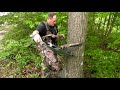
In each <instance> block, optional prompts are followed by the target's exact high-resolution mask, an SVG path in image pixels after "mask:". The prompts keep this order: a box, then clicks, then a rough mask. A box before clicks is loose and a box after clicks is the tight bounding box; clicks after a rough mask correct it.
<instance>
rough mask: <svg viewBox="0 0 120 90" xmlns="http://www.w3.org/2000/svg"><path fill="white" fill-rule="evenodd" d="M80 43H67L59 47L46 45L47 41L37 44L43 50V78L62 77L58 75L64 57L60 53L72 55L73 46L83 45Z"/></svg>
mask: <svg viewBox="0 0 120 90" xmlns="http://www.w3.org/2000/svg"><path fill="white" fill-rule="evenodd" d="M81 45H82V44H80V43H73V44H65V45H62V46H60V47H57V48H52V47H49V46H48V45H46V44H45V43H44V44H43V45H42V46H41V45H40V44H37V46H38V49H39V50H40V51H41V52H42V55H43V57H44V60H43V62H42V64H41V66H42V71H41V72H42V74H41V77H42V78H60V77H58V75H57V74H58V72H59V71H60V70H62V67H63V64H62V58H60V55H59V53H62V54H64V55H68V56H69V55H70V56H71V54H70V52H72V50H71V49H70V48H71V47H76V46H81Z"/></svg>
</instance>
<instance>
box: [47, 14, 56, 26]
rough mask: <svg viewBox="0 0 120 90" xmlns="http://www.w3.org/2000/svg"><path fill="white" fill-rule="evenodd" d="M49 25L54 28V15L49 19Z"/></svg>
mask: <svg viewBox="0 0 120 90" xmlns="http://www.w3.org/2000/svg"><path fill="white" fill-rule="evenodd" d="M48 20H49V25H50V26H54V25H55V24H56V20H57V17H56V15H54V16H53V18H49V19H48Z"/></svg>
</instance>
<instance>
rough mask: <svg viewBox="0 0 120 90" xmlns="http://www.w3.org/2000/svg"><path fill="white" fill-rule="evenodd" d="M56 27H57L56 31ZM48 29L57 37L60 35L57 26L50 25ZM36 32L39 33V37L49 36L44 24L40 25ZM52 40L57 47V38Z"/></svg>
mask: <svg viewBox="0 0 120 90" xmlns="http://www.w3.org/2000/svg"><path fill="white" fill-rule="evenodd" d="M54 27H56V30H55V28H54ZM48 28H49V30H50V32H51V33H52V34H54V35H57V33H58V29H57V25H55V26H49V25H48ZM36 30H37V31H38V32H39V35H40V36H41V37H42V36H45V35H47V29H46V26H45V24H44V23H40V24H39V25H38V26H37V28H36ZM51 40H52V43H53V44H55V45H56V38H51Z"/></svg>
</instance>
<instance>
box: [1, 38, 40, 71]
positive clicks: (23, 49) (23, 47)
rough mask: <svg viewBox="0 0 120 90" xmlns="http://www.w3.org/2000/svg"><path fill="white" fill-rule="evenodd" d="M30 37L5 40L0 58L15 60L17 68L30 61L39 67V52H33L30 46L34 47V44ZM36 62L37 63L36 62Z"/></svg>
mask: <svg viewBox="0 0 120 90" xmlns="http://www.w3.org/2000/svg"><path fill="white" fill-rule="evenodd" d="M32 44H33V42H32V40H31V39H30V38H28V39H20V40H18V41H16V40H12V39H10V40H6V41H5V47H4V51H2V52H1V53H0V58H3V59H12V60H15V61H16V62H17V63H18V65H19V68H20V69H22V68H24V66H25V65H27V64H28V63H30V62H34V63H35V65H36V67H40V63H41V60H42V58H41V57H42V56H41V55H40V54H36V53H38V52H36V53H33V50H32V49H31V48H34V44H33V45H32ZM34 51H35V50H34ZM36 62H38V63H39V64H37V63H36Z"/></svg>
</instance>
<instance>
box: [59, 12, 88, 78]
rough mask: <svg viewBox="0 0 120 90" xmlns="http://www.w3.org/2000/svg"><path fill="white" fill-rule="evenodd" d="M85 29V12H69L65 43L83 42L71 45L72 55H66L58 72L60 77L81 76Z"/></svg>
mask: <svg viewBox="0 0 120 90" xmlns="http://www.w3.org/2000/svg"><path fill="white" fill-rule="evenodd" d="M86 31H87V13H86V12H70V13H69V18H68V38H67V43H68V44H70V43H83V45H82V46H80V47H76V48H75V47H73V50H72V51H71V53H72V54H73V56H69V57H68V56H66V58H65V60H64V61H63V70H62V71H61V72H60V73H59V76H60V77H62V78H83V77H84V75H83V59H84V47H85V44H84V42H85V36H86Z"/></svg>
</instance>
